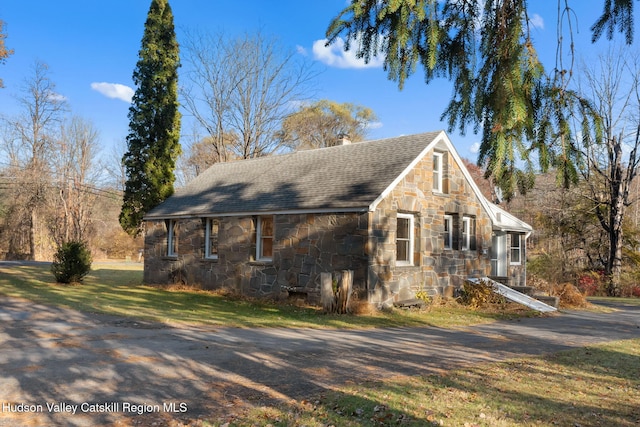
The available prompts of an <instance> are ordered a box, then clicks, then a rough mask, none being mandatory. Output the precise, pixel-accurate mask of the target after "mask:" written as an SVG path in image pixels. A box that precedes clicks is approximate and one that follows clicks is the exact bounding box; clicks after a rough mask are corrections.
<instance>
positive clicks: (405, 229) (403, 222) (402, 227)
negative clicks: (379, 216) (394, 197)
mask: <svg viewBox="0 0 640 427" xmlns="http://www.w3.org/2000/svg"><path fill="white" fill-rule="evenodd" d="M397 233H398V234H397V238H398V239H408V238H409V218H398V230H397Z"/></svg>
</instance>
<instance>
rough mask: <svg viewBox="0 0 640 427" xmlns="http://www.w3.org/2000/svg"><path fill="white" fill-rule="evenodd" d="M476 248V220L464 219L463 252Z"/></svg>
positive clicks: (464, 217)
mask: <svg viewBox="0 0 640 427" xmlns="http://www.w3.org/2000/svg"><path fill="white" fill-rule="evenodd" d="M475 248H476V219H475V218H474V217H471V216H463V217H462V250H463V251H471V250H475Z"/></svg>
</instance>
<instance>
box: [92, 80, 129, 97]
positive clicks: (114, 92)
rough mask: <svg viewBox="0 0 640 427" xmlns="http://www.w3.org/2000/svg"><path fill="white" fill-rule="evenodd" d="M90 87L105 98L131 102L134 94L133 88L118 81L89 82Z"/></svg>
mask: <svg viewBox="0 0 640 427" xmlns="http://www.w3.org/2000/svg"><path fill="white" fill-rule="evenodd" d="M91 89H93V90H95V91H96V92H99V93H101V94H102V95H104V96H106V97H107V98H114V99H120V100H122V101H125V102H131V99H132V98H133V94H134V90H133V89H131V88H130V87H129V86H125V85H121V84H120V83H106V82H101V83H91Z"/></svg>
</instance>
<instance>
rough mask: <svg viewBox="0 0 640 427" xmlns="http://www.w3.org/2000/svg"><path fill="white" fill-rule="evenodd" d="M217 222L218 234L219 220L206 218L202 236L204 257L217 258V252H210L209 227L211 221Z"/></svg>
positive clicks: (210, 227)
mask: <svg viewBox="0 0 640 427" xmlns="http://www.w3.org/2000/svg"><path fill="white" fill-rule="evenodd" d="M214 222H218V235H219V233H220V221H219V220H217V219H215V218H207V223H206V227H205V237H204V257H205V258H207V259H218V254H212V253H211V229H212V227H213V223H214Z"/></svg>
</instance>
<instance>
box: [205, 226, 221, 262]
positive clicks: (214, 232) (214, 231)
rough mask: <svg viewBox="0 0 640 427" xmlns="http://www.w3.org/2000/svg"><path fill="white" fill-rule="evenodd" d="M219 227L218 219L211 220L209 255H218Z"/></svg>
mask: <svg viewBox="0 0 640 427" xmlns="http://www.w3.org/2000/svg"><path fill="white" fill-rule="evenodd" d="M218 227H219V223H218V221H216V220H209V247H208V251H209V253H208V254H207V255H209V256H213V255H218Z"/></svg>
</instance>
